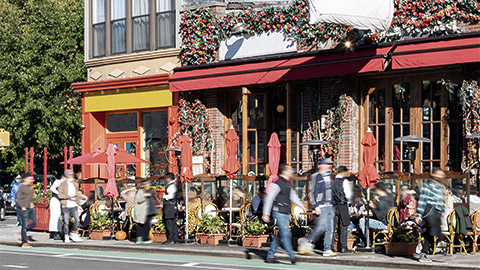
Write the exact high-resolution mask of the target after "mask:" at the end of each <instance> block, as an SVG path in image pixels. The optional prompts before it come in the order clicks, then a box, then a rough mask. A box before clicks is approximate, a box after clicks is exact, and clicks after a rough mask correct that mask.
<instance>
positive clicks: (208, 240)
mask: <svg viewBox="0 0 480 270" xmlns="http://www.w3.org/2000/svg"><path fill="white" fill-rule="evenodd" d="M224 236H225V234H199V235H198V238H200V243H201V244H202V245H214V246H216V245H218V242H219V241H220V240H222V239H223V237H224Z"/></svg>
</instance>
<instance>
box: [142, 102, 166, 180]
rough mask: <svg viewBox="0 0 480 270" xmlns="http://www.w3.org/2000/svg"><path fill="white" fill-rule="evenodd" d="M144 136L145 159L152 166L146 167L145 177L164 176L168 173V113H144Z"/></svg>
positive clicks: (147, 165)
mask: <svg viewBox="0 0 480 270" xmlns="http://www.w3.org/2000/svg"><path fill="white" fill-rule="evenodd" d="M142 115H143V116H142V117H143V121H142V123H143V133H144V134H143V136H144V140H145V144H144V145H145V148H144V149H143V151H144V152H145V159H146V160H148V161H150V162H151V164H146V165H145V172H144V175H145V176H147V177H148V176H153V175H164V174H165V173H167V172H168V160H167V151H166V150H167V148H168V112H167V111H154V112H144V113H142Z"/></svg>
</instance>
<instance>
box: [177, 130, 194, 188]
mask: <svg viewBox="0 0 480 270" xmlns="http://www.w3.org/2000/svg"><path fill="white" fill-rule="evenodd" d="M191 143H192V141H191V140H190V137H188V135H187V134H184V135H182V136H181V137H180V142H179V145H180V147H182V152H181V154H180V162H181V163H182V168H181V169H182V172H181V175H180V181H182V183H183V182H192V179H193V175H192V146H191Z"/></svg>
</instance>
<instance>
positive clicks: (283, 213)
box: [262, 164, 305, 264]
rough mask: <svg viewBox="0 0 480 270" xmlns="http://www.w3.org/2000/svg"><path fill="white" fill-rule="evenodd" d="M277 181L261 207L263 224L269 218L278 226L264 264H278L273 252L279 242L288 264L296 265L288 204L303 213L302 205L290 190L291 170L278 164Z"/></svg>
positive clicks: (272, 185)
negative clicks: (288, 261)
mask: <svg viewBox="0 0 480 270" xmlns="http://www.w3.org/2000/svg"><path fill="white" fill-rule="evenodd" d="M278 174H279V177H278V180H277V181H276V182H275V183H272V184H271V186H270V191H269V193H268V194H267V197H266V199H265V203H264V205H263V215H262V220H263V221H264V222H265V223H269V222H270V216H272V218H273V219H274V220H275V221H276V224H277V226H278V230H279V232H278V236H274V238H273V241H272V244H271V245H270V250H269V251H268V254H267V259H266V260H265V262H266V263H280V261H278V260H277V259H276V258H275V252H276V251H277V248H278V246H279V245H280V242H281V243H282V244H283V248H284V249H285V250H286V251H287V254H288V257H290V262H291V263H292V264H296V261H297V260H296V258H295V254H294V253H293V247H292V240H291V237H292V235H291V232H290V229H289V226H288V221H289V219H290V211H291V210H290V204H291V203H292V202H293V203H295V204H296V205H298V206H300V207H302V209H303V210H304V212H305V207H304V206H303V203H302V202H301V201H300V199H299V198H298V196H297V194H296V193H295V191H294V190H293V189H292V184H291V182H290V179H291V178H292V176H293V169H292V167H290V166H289V165H286V164H280V166H279V167H278Z"/></svg>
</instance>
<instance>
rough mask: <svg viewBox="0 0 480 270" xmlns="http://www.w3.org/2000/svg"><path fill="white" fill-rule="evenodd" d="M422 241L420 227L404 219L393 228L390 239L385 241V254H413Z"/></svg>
mask: <svg viewBox="0 0 480 270" xmlns="http://www.w3.org/2000/svg"><path fill="white" fill-rule="evenodd" d="M422 241H423V237H422V234H421V229H420V227H419V226H418V225H417V224H416V223H415V222H413V221H406V222H403V223H402V224H400V225H399V226H398V227H397V228H395V229H393V234H392V236H391V237H390V241H389V242H387V243H385V252H386V253H387V255H399V256H413V255H414V254H415V251H416V248H417V246H418V244H419V243H421V242H422Z"/></svg>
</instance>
